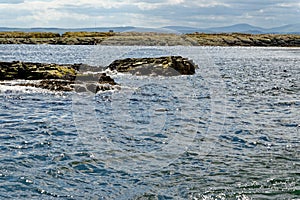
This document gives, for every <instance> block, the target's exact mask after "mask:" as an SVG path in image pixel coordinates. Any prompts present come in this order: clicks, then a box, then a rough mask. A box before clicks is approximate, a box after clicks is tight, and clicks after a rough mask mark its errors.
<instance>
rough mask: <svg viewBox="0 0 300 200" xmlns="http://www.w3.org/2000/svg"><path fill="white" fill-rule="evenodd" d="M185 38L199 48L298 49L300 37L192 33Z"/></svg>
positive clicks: (293, 35) (287, 35)
mask: <svg viewBox="0 0 300 200" xmlns="http://www.w3.org/2000/svg"><path fill="white" fill-rule="evenodd" d="M187 36H188V37H190V38H192V39H193V40H195V41H197V43H198V44H199V45H201V46H262V47H269V46H279V47H300V35H296V34H243V33H217V34H206V33H193V34H187Z"/></svg>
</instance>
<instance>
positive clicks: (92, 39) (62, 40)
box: [0, 32, 300, 47]
mask: <svg viewBox="0 0 300 200" xmlns="http://www.w3.org/2000/svg"><path fill="white" fill-rule="evenodd" d="M0 44H52V45H129V46H130V45H146V46H175V45H186V46H190V45H192V46H279V47H300V35H297V34H244V33H217V34H209V33H192V34H182V35H176V34H171V33H155V32H146V33H138V32H122V33H117V32H66V33H64V34H62V35H60V34H58V33H51V32H0Z"/></svg>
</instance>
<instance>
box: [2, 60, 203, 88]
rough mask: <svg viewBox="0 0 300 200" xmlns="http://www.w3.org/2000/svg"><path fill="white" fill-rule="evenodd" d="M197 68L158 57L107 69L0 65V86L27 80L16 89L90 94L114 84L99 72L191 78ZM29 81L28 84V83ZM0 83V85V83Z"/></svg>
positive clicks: (187, 62) (118, 62) (123, 62)
mask: <svg viewBox="0 0 300 200" xmlns="http://www.w3.org/2000/svg"><path fill="white" fill-rule="evenodd" d="M196 68H197V66H196V65H195V64H194V63H193V61H191V60H189V59H187V58H183V57H181V56H168V57H159V58H127V59H123V60H116V61H114V62H113V63H111V64H110V65H109V66H108V67H106V68H103V67H93V66H89V65H85V64H73V65H58V64H47V63H32V62H20V61H13V62H0V84H7V82H3V81H4V80H16V79H19V80H20V79H21V80H27V81H25V82H24V81H23V82H20V83H17V85H19V86H31V87H37V88H43V89H48V90H52V91H76V92H88V91H89V92H93V93H97V92H98V91H105V90H111V89H114V88H117V87H115V86H116V85H117V83H116V82H115V81H114V79H112V78H111V77H110V76H108V75H107V74H106V73H104V72H103V71H104V70H106V69H110V70H116V71H118V72H122V73H126V72H129V73H131V74H134V75H151V76H158V75H160V76H177V75H192V74H194V73H195V69H196ZM28 80H30V81H28ZM1 81H2V82H1Z"/></svg>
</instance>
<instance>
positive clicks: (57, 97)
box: [0, 45, 300, 200]
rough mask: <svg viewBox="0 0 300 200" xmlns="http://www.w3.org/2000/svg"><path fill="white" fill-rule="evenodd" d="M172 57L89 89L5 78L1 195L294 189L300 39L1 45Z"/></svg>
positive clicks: (27, 52) (165, 195)
mask: <svg viewBox="0 0 300 200" xmlns="http://www.w3.org/2000/svg"><path fill="white" fill-rule="evenodd" d="M171 55H179V56H182V57H187V58H189V59H191V60H193V62H194V63H195V64H196V65H197V66H198V68H197V70H196V74H195V75H190V76H183V75H179V76H134V75H129V74H121V73H115V72H111V71H106V73H107V74H108V75H110V76H111V77H113V78H114V79H115V81H116V82H117V83H118V84H119V86H118V87H116V89H114V90H110V91H105V92H98V93H96V94H94V93H88V92H86V93H75V92H53V91H47V90H43V89H39V88H32V87H23V86H17V85H16V84H15V83H16V81H6V82H3V81H2V83H0V199H62V200H64V199H66V200H67V199H70V200H72V199H159V200H163V199H191V200H198V199H204V200H210V199H212V200H213V199H214V200H223V199H237V200H248V199H300V48H282V47H203V46H169V47H166V46H102V45H94V46H93V45H91V46H89V45H86V46H80V45H78V46H71V45H70V46H68V45H66V46H60V45H0V60H1V61H14V60H19V61H24V62H25V61H26V62H42V63H60V64H73V63H84V64H89V65H93V66H99V67H100V66H107V65H109V64H110V63H111V62H113V61H114V60H116V59H121V58H127V57H160V56H171Z"/></svg>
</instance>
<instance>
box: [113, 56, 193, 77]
mask: <svg viewBox="0 0 300 200" xmlns="http://www.w3.org/2000/svg"><path fill="white" fill-rule="evenodd" d="M196 68H197V65H195V64H194V63H193V61H191V60H189V59H187V58H183V57H181V56H168V57H159V58H126V59H123V60H116V61H114V62H113V63H111V64H110V65H109V66H108V69H110V70H116V71H118V72H129V73H131V74H134V75H154V76H155V75H161V76H176V75H192V74H195V69H196Z"/></svg>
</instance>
